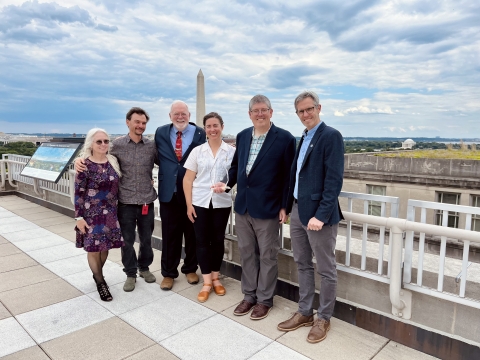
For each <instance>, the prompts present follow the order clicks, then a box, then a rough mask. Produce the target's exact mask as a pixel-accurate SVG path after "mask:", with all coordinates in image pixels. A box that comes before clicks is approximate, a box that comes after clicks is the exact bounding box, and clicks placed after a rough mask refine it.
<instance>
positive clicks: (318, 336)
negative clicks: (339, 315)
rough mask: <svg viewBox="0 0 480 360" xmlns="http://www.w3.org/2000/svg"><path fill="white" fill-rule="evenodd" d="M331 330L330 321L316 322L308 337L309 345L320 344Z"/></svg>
mask: <svg viewBox="0 0 480 360" xmlns="http://www.w3.org/2000/svg"><path fill="white" fill-rule="evenodd" d="M328 330H330V321H327V320H325V319H317V320H315V322H314V324H313V327H312V328H311V329H310V332H309V333H308V336H307V341H308V342H309V343H318V342H320V341H322V340H324V339H325V338H326V337H327V332H328Z"/></svg>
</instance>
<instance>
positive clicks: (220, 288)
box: [212, 279, 227, 296]
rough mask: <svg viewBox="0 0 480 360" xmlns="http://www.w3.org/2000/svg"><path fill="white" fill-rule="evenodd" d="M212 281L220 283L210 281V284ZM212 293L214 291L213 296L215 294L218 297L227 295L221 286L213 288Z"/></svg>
mask: <svg viewBox="0 0 480 360" xmlns="http://www.w3.org/2000/svg"><path fill="white" fill-rule="evenodd" d="M214 281H220V280H218V279H212V284H213V282H214ZM213 291H215V294H217V295H218V296H223V295H225V294H226V293H227V290H225V288H224V287H223V285H217V286H215V285H214V286H213Z"/></svg>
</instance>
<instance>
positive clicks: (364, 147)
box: [344, 140, 460, 153]
mask: <svg viewBox="0 0 480 360" xmlns="http://www.w3.org/2000/svg"><path fill="white" fill-rule="evenodd" d="M344 143H345V153H358V152H373V151H392V150H396V149H397V148H400V147H402V142H401V141H377V140H364V141H345V142H344ZM446 148H447V146H446V145H445V144H444V143H439V142H418V143H417V144H416V145H415V147H414V149H446ZM453 148H454V149H459V148H460V145H459V144H453Z"/></svg>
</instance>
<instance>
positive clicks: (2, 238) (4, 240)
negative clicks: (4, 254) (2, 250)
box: [0, 236, 10, 245]
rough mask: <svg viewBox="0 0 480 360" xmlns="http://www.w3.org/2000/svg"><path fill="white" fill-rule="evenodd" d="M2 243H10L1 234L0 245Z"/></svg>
mask: <svg viewBox="0 0 480 360" xmlns="http://www.w3.org/2000/svg"><path fill="white" fill-rule="evenodd" d="M3 244H10V241H8V240H7V239H5V238H4V237H3V236H0V245H3Z"/></svg>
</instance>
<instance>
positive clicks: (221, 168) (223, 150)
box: [183, 141, 235, 209]
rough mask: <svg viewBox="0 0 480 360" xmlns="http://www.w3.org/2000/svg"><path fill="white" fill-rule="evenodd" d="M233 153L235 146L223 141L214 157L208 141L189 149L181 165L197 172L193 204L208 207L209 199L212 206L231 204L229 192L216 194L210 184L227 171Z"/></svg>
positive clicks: (220, 206) (218, 206) (227, 205)
mask: <svg viewBox="0 0 480 360" xmlns="http://www.w3.org/2000/svg"><path fill="white" fill-rule="evenodd" d="M234 154H235V148H234V147H233V146H231V145H228V144H227V143H226V142H224V141H222V145H220V148H219V149H218V151H217V154H216V156H215V157H214V156H213V152H212V149H211V148H210V145H209V144H208V142H207V143H205V144H202V145H199V146H197V147H196V148H194V149H193V150H192V151H191V153H190V155H189V156H188V158H187V160H186V161H185V165H183V166H184V167H185V168H186V169H188V170H191V171H193V172H195V173H197V176H196V177H195V180H194V181H193V189H192V204H193V205H195V206H199V207H203V208H207V209H208V208H209V207H210V200H211V201H212V205H213V208H225V207H230V206H232V197H231V195H230V194H229V193H220V194H216V193H214V192H213V190H212V189H211V186H212V185H213V184H214V183H215V182H218V181H219V178H220V177H222V176H223V174H225V173H228V170H229V169H230V164H231V163H232V159H233V155H234Z"/></svg>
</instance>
